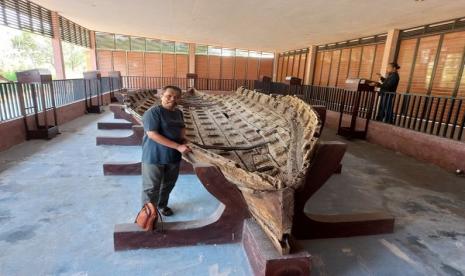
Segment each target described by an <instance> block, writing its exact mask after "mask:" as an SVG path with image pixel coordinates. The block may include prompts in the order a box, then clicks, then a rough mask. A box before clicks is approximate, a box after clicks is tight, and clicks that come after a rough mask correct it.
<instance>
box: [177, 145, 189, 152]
mask: <svg viewBox="0 0 465 276" xmlns="http://www.w3.org/2000/svg"><path fill="white" fill-rule="evenodd" d="M176 149H177V150H178V151H179V152H180V153H188V152H192V149H191V148H190V147H189V146H188V145H186V144H181V145H179V146H177V147H176Z"/></svg>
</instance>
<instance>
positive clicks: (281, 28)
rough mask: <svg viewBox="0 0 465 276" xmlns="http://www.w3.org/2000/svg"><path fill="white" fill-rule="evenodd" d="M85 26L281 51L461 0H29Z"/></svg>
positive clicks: (402, 21)
mask: <svg viewBox="0 0 465 276" xmlns="http://www.w3.org/2000/svg"><path fill="white" fill-rule="evenodd" d="M33 2H35V3H37V4H39V5H42V6H44V7H46V8H48V9H51V10H53V11H57V12H58V13H59V14H61V15H62V16H64V17H66V18H68V19H70V20H72V21H74V22H76V23H78V24H80V25H82V26H84V27H86V28H88V29H92V30H96V31H104V32H112V33H119V34H128V35H134V36H144V37H150V38H160V39H167V40H175V41H182V42H195V43H201V44H209V45H215V46H223V47H234V48H243V49H249V50H262V51H277V52H279V51H283V50H290V49H299V48H305V47H308V46H309V45H319V44H324V43H331V42H337V41H342V40H348V39H353V38H359V37H362V36H369V35H374V34H379V33H384V32H386V31H387V30H389V29H392V28H401V29H402V28H408V27H415V26H418V25H424V24H428V23H434V22H437V21H441V20H448V19H453V18H457V17H462V16H464V15H465V0H424V1H415V0H332V1H329V0H294V1H284V0H230V1H226V0H210V1H208V0H171V1H167V0H124V1H122V0H79V1H71V0H33Z"/></svg>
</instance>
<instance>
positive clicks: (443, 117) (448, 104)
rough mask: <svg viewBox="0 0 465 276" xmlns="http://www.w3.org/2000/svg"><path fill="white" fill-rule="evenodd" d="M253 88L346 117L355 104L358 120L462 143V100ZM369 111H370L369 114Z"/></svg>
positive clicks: (464, 110)
mask: <svg viewBox="0 0 465 276" xmlns="http://www.w3.org/2000/svg"><path fill="white" fill-rule="evenodd" d="M255 88H256V89H258V90H260V91H262V92H264V93H272V94H292V95H299V96H300V97H301V98H302V99H303V100H305V101H306V102H307V103H309V104H312V105H324V106H325V107H326V108H327V109H328V110H332V111H336V112H341V111H342V112H343V113H345V114H349V113H352V112H353V107H354V106H356V105H358V117H359V118H363V119H368V118H369V119H371V120H378V121H381V122H384V123H388V124H393V125H396V126H399V127H402V128H408V129H411V130H414V131H418V132H423V133H427V134H431V135H436V136H440V137H444V138H449V139H454V140H458V141H465V135H464V133H463V132H464V130H465V99H464V98H453V97H437V96H431V95H419V94H412V93H380V92H369V91H350V90H346V89H342V88H335V87H323V86H312V85H300V86H294V87H291V86H289V85H287V84H284V83H274V82H272V83H263V82H256V83H255ZM369 111H371V112H369Z"/></svg>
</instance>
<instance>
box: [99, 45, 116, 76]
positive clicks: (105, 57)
mask: <svg viewBox="0 0 465 276" xmlns="http://www.w3.org/2000/svg"><path fill="white" fill-rule="evenodd" d="M111 59H112V54H111V51H106V50H98V51H97V68H98V70H100V73H101V74H102V77H106V76H108V72H110V71H113V64H112V60H111Z"/></svg>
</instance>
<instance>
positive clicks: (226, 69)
mask: <svg viewBox="0 0 465 276" xmlns="http://www.w3.org/2000/svg"><path fill="white" fill-rule="evenodd" d="M234 59H235V57H221V60H222V61H221V78H222V79H234Z"/></svg>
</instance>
